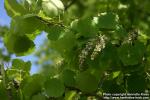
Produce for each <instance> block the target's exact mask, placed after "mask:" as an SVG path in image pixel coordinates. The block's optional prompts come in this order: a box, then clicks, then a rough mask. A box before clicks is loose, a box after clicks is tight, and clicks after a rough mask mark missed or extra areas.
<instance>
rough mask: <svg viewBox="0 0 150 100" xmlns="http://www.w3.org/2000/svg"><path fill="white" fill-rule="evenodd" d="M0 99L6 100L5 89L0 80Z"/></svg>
mask: <svg viewBox="0 0 150 100" xmlns="http://www.w3.org/2000/svg"><path fill="white" fill-rule="evenodd" d="M0 98H1V99H2V100H8V96H7V91H6V88H5V87H4V85H3V81H2V80H0Z"/></svg>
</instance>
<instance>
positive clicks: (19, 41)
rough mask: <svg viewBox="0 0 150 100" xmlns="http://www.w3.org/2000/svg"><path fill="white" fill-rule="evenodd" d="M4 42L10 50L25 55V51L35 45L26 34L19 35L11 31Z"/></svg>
mask: <svg viewBox="0 0 150 100" xmlns="http://www.w3.org/2000/svg"><path fill="white" fill-rule="evenodd" d="M12 40H13V41H12ZM4 42H5V46H6V47H7V49H8V51H10V52H13V53H16V54H18V55H23V54H24V53H26V52H29V50H31V49H32V48H33V47H34V43H33V41H31V40H30V39H29V38H28V37H27V36H25V35H23V36H18V35H14V34H13V35H12V34H10V33H9V34H8V35H7V36H5V40H4Z"/></svg>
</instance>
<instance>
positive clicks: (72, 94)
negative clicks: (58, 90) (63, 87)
mask: <svg viewBox="0 0 150 100" xmlns="http://www.w3.org/2000/svg"><path fill="white" fill-rule="evenodd" d="M76 94H77V92H76V91H68V92H65V100H73V99H74V98H75V96H76Z"/></svg>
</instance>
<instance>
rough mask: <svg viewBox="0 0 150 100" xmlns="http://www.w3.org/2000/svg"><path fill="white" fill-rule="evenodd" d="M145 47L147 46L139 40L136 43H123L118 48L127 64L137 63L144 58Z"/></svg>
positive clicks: (120, 55) (120, 56)
mask: <svg viewBox="0 0 150 100" xmlns="http://www.w3.org/2000/svg"><path fill="white" fill-rule="evenodd" d="M144 49H145V46H144V45H143V44H142V43H140V42H138V41H137V42H136V43H135V44H134V45H131V44H123V45H122V46H121V47H120V48H119V50H118V55H119V58H120V60H121V61H122V62H123V64H124V65H125V66H128V65H136V64H138V63H139V61H141V60H142V56H143V54H144Z"/></svg>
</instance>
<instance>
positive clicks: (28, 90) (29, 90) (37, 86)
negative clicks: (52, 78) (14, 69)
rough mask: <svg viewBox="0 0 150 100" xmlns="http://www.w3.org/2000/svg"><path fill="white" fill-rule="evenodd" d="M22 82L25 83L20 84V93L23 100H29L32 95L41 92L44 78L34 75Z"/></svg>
mask: <svg viewBox="0 0 150 100" xmlns="http://www.w3.org/2000/svg"><path fill="white" fill-rule="evenodd" d="M24 82H25V83H23V84H22V91H23V94H24V96H25V100H30V99H31V97H32V96H33V95H34V94H37V93H39V92H41V90H42V86H43V83H44V77H43V76H42V75H39V74H34V75H32V76H30V77H29V78H28V79H27V81H24Z"/></svg>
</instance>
